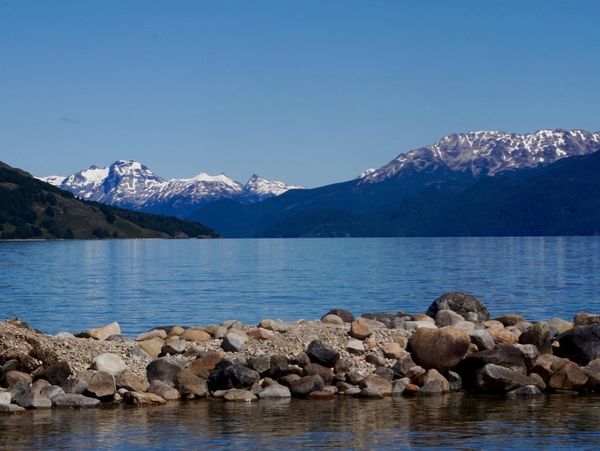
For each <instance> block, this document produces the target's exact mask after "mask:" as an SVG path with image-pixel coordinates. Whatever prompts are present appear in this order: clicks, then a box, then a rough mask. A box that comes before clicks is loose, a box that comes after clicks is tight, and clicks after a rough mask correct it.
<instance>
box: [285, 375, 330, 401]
mask: <svg viewBox="0 0 600 451" xmlns="http://www.w3.org/2000/svg"><path fill="white" fill-rule="evenodd" d="M323 387H325V382H324V381H323V378H322V377H321V376H319V375H313V376H304V377H301V378H300V379H297V380H295V381H294V382H292V383H291V384H290V391H291V393H292V394H293V395H295V396H300V397H303V396H308V394H309V393H310V392H313V391H319V390H323Z"/></svg>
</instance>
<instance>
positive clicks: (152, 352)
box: [137, 337, 165, 358]
mask: <svg viewBox="0 0 600 451" xmlns="http://www.w3.org/2000/svg"><path fill="white" fill-rule="evenodd" d="M137 345H138V348H139V349H140V350H142V351H143V352H144V353H145V354H146V355H149V356H150V357H154V358H156V357H158V356H159V355H160V353H161V352H162V347H163V346H164V345H165V341H164V340H163V339H162V338H158V337H154V338H150V339H149V340H144V341H138V344H137Z"/></svg>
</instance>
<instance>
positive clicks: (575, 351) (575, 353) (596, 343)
mask: <svg viewBox="0 0 600 451" xmlns="http://www.w3.org/2000/svg"><path fill="white" fill-rule="evenodd" d="M558 343H559V344H560V346H559V347H558V348H557V349H556V354H557V355H559V356H561V357H565V358H568V359H570V360H573V361H575V362H577V363H579V364H580V365H587V363H588V362H590V361H591V360H594V359H597V358H599V357H600V324H590V325H589V326H577V327H574V328H573V329H571V330H568V331H566V332H565V333H563V334H561V335H559V336H558Z"/></svg>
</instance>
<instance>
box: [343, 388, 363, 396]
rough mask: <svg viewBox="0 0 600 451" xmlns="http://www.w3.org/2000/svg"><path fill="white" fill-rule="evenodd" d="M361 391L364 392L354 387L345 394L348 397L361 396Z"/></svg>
mask: <svg viewBox="0 0 600 451" xmlns="http://www.w3.org/2000/svg"><path fill="white" fill-rule="evenodd" d="M361 391H362V390H361V389H360V388H358V387H352V388H349V389H348V390H346V391H345V392H344V394H345V395H348V396H357V395H359V394H360V392H361Z"/></svg>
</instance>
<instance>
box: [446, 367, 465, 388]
mask: <svg viewBox="0 0 600 451" xmlns="http://www.w3.org/2000/svg"><path fill="white" fill-rule="evenodd" d="M446 379H448V383H449V384H450V391H459V390H460V389H462V377H460V374H458V373H456V372H454V371H448V377H446Z"/></svg>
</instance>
